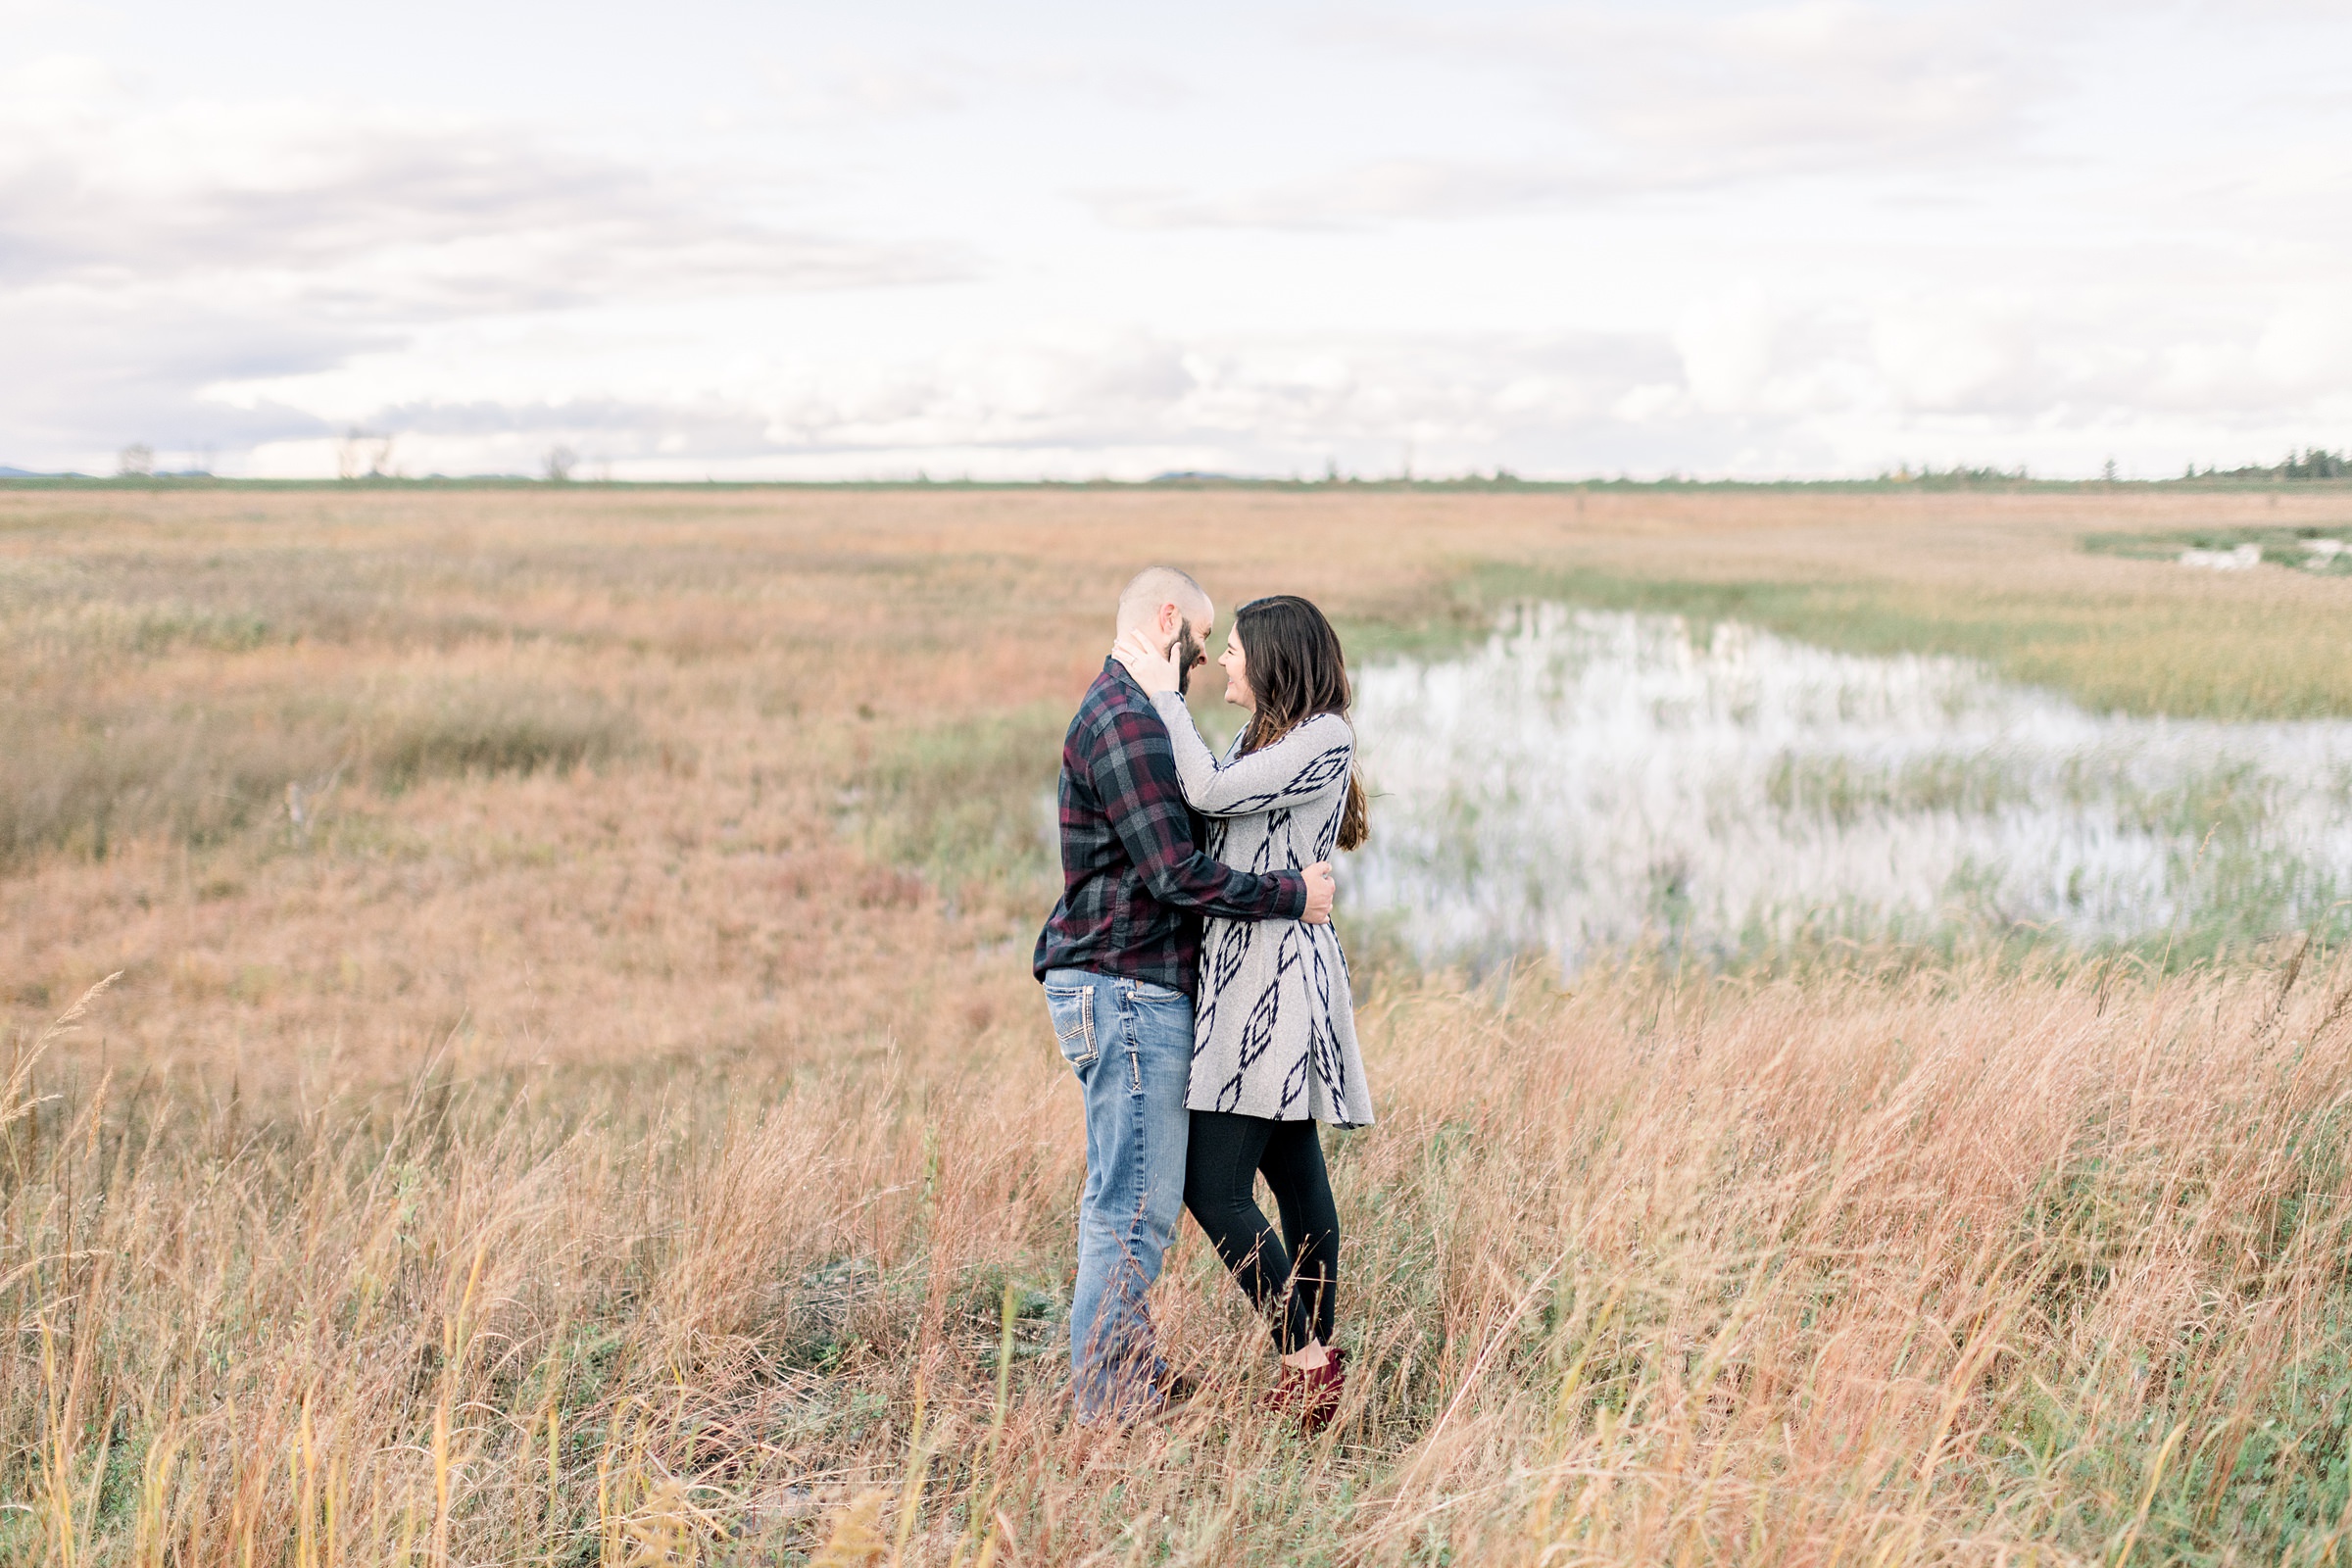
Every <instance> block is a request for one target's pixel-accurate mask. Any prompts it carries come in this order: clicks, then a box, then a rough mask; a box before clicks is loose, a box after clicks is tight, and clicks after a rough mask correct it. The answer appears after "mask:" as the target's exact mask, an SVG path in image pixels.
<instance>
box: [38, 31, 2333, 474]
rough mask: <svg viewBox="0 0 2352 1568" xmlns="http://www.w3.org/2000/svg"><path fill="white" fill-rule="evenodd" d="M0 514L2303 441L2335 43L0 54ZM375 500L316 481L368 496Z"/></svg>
mask: <svg viewBox="0 0 2352 1568" xmlns="http://www.w3.org/2000/svg"><path fill="white" fill-rule="evenodd" d="M0 37H5V39H6V40H7V44H6V50H5V53H0V464H13V465H16V466H23V467H30V468H44V469H45V468H58V467H73V468H78V469H82V470H84V471H111V470H112V468H113V467H114V466H115V462H116V453H117V451H118V450H119V449H120V448H122V447H123V446H124V445H125V444H127V443H131V442H145V443H148V444H150V445H152V446H153V447H154V448H155V449H156V451H157V454H158V461H159V464H160V465H161V466H166V467H179V466H194V465H195V464H196V463H199V462H209V463H210V465H211V466H212V467H213V468H214V469H215V470H216V471H218V472H221V473H232V474H284V475H294V474H320V473H332V472H334V471H335V469H336V464H337V460H338V442H339V441H340V440H341V439H343V438H344V437H345V435H346V433H347V432H349V431H350V430H352V429H353V428H355V427H356V428H361V429H365V430H368V431H370V432H376V433H378V434H379V435H380V436H385V437H389V438H391V443H392V444H391V447H390V458H389V463H390V466H392V467H394V468H396V469H399V470H402V471H406V472H410V473H426V472H435V471H439V472H449V473H461V472H478V471H508V472H529V471H534V470H536V469H537V468H538V467H539V466H540V464H541V462H542V460H543V457H544V455H545V454H546V453H547V451H548V450H549V449H550V448H551V447H553V446H556V445H559V444H562V445H565V446H568V447H570V448H571V449H573V450H575V451H576V452H578V453H579V454H580V455H581V458H582V460H583V462H582V468H581V471H582V472H583V473H591V474H594V473H606V472H609V473H610V474H611V475H613V476H614V477H620V478H631V477H643V478H656V477H692V478H698V479H699V478H702V477H704V476H706V475H712V476H716V477H721V478H725V477H810V478H814V477H868V476H871V477H895V476H902V475H905V476H911V475H913V474H914V473H916V472H917V471H922V472H927V473H929V474H930V475H932V476H933V477H943V476H956V475H963V474H971V475H974V476H981V477H1022V476H1044V477H1087V476H1094V475H1104V474H1106V475H1112V476H1122V477H1144V476H1149V475H1151V474H1153V473H1157V472H1161V471H1164V470H1169V469H1214V470H1223V471H1229V472H1240V473H1263V474H1293V473H1297V474H1306V475H1312V474H1320V473H1322V472H1324V471H1326V468H1327V466H1337V467H1338V468H1339V469H1340V470H1341V471H1343V472H1351V473H1357V474H1363V475H1368V476H1369V475H1386V474H1394V473H1396V472H1397V471H1399V470H1400V469H1402V468H1403V467H1404V466H1406V465H1407V464H1408V463H1409V465H1410V466H1411V468H1412V470H1413V471H1414V472H1417V473H1421V474H1452V473H1461V472H1464V471H1467V470H1477V471H1481V472H1485V471H1491V470H1492V469H1494V468H1495V467H1497V466H1501V467H1505V468H1508V469H1511V470H1513V471H1515V472H1518V473H1520V474H1522V475H1529V476H1562V477H1583V476H1589V475H1609V474H1617V473H1630V474H1635V475H1654V474H1660V473H1665V472H1681V473H1686V474H1698V475H1736V476H1771V475H1798V476H1811V475H1844V474H1864V473H1875V472H1878V471H1880V470H1882V469H1887V468H1891V467H1894V466H1897V465H1900V464H1906V463H1907V464H1910V465H1913V466H1918V465H1921V464H1932V465H1936V466H1948V465H1951V464H1955V463H1965V464H1971V465H1999V466H2016V465H2020V464H2023V465H2026V466H2030V467H2031V468H2032V469H2033V470H2034V472H2037V473H2048V474H2053V475H2075V474H2087V473H2091V472H2095V471H2096V470H2097V469H2098V468H2099V466H2100V465H2101V464H2102V463H2103V462H2105V461H2107V460H2108V459H2110V458H2112V459H2114V460H2115V461H2116V462H2117V463H2118V465H2119V466H2121V467H2122V468H2123V469H2124V470H2125V471H2127V472H2131V473H2138V474H2141V475H2145V476H2163V475H2168V474H2174V473H2178V472H2180V470H2181V468H2182V467H2183V466H2185V465H2187V464H2191V463H2194V464H2197V465H2199V466H2203V465H2206V464H2221V465H2224V466H2230V465H2234V464H2237V463H2240V462H2247V461H2263V462H2271V461H2276V460H2277V458H2278V456H2279V455H2280V454H2282V453H2283V452H2284V451H2285V450H2286V449H2287V448H2288V447H2289V446H2301V445H2305V444H2318V445H2324V446H2329V447H2342V446H2346V445H2352V69H2348V67H2347V63H2348V62H2352V5H2347V4H2345V3H2343V0H2327V3H2319V0H2303V3H2298V0H2234V3H2232V4H2229V5H2223V4H2218V3H2217V4H2183V5H2170V6H2167V5H2149V4H2144V3H2143V4H2122V3H2116V4H2089V3H2067V0H2041V3H2037V4H2030V5H2029V4H2023V3H2017V4H2010V3H2006V0H1992V3H1978V4H1969V5H1956V4H1916V5H1893V4H1858V3H1847V0H1824V3H1798V4H1712V3H1673V0H1667V3H1661V0H1647V3H1641V4H1635V3H1621V4H1595V5H1488V6H1475V5H1469V4H1462V3H1452V4H1446V5H1439V4H1421V5H1390V6H1381V5H1377V4H1358V5H1351V6H1347V7H1338V6H1310V5H1295V4H1283V3H1273V0H1258V3H1255V4H1252V5H1249V6H1225V5H1221V4H1201V3H1198V0H1196V3H1194V4H1191V5H1186V6H1181V7H1177V6H1170V7H1158V8H1149V9H1147V8H1143V7H1131V6H1115V5H1103V4H1101V3H1099V0H1098V3H1095V4H1089V5H1076V4H1072V5H1066V6H1065V5H1052V4H1031V5H1008V4H994V5H974V4H970V3H968V0H967V3H966V4H962V5H956V6H946V5H942V6H936V7H934V6H923V5H904V4H889V3H880V0H868V3H866V4H864V5H861V6H855V7H852V6H843V5H827V6H821V7H820V6H792V5H775V4H756V3H750V0H742V3H735V0H669V3H667V4H665V5H662V6H659V7H656V6H647V5H642V4H640V5H631V6H618V5H608V4H602V3H598V0H566V3H564V4H562V5H555V4H539V3H535V0H534V3H515V0H471V3H467V4H462V5H461V4H452V3H447V0H409V3H406V4H404V5H401V6H398V7H384V8H377V9H374V10H368V9H365V8H345V7H326V8H321V7H319V6H317V5H308V4H306V5H300V6H297V5H294V4H292V3H285V4H274V3H251V0H228V3H225V4H220V5H211V6H191V5H187V4H185V3H184V0H182V3H175V4H170V5H164V4H146V3H140V4H99V3H83V4H59V3H44V0H29V3H28V0H0ZM380 450H381V449H380V448H377V447H373V446H371V447H369V448H368V455H369V456H373V455H375V454H376V453H377V452H378V451H380Z"/></svg>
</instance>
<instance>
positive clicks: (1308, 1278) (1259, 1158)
mask: <svg viewBox="0 0 2352 1568" xmlns="http://www.w3.org/2000/svg"><path fill="white" fill-rule="evenodd" d="M1260 1171H1263V1172H1264V1173H1265V1177H1266V1185H1267V1186H1268V1187H1270V1188H1272V1189H1273V1190H1274V1205H1275V1207H1277V1208H1279V1209H1280V1210H1281V1211H1282V1235H1281V1236H1276V1235H1275V1234H1274V1230H1273V1227H1272V1226H1270V1225H1268V1224H1267V1223H1266V1216H1265V1215H1264V1214H1263V1213H1262V1212H1260V1211H1259V1209H1258V1206H1257V1199H1256V1196H1255V1191H1254V1183H1255V1178H1256V1176H1257V1173H1258V1172H1260ZM1184 1206H1185V1207H1187V1208H1189V1209H1191V1210H1192V1211H1193V1218H1194V1219H1196V1220H1198V1221H1199V1222H1200V1224H1201V1229H1202V1230H1203V1231H1206V1232H1207V1233H1208V1239H1209V1240H1210V1241H1211V1242H1212V1243H1214V1244H1215V1245H1216V1249H1217V1255H1218V1256H1219V1257H1221V1258H1223V1259H1224V1260H1225V1266H1226V1267H1227V1268H1229V1269H1231V1270H1232V1271H1233V1277H1234V1279H1235V1280H1236V1281H1237V1282H1239V1284H1240V1285H1241V1287H1242V1289H1243V1290H1244V1291H1246V1292H1248V1293H1249V1296H1250V1301H1251V1302H1252V1303H1253V1304H1255V1306H1256V1307H1257V1309H1258V1311H1260V1312H1261V1313H1264V1314H1265V1315H1266V1318H1267V1320H1268V1327H1270V1328H1272V1329H1273V1331H1274V1343H1275V1344H1276V1345H1277V1346H1279V1347H1280V1348H1281V1349H1282V1353H1283V1354H1285V1355H1288V1354H1290V1353H1291V1352H1292V1351H1294V1350H1301V1349H1304V1348H1306V1346H1307V1344H1308V1343H1309V1342H1310V1341H1319V1342H1321V1343H1322V1344H1325V1345H1329V1344H1330V1343H1331V1312H1332V1306H1333V1298H1334V1297H1336V1296H1337V1295H1338V1294H1339V1274H1340V1271H1339V1260H1340V1213H1339V1210H1338V1209H1337V1208H1335V1207H1334V1206H1333V1205H1332V1201H1331V1178H1330V1176H1328V1175H1327V1174H1326V1173H1325V1172H1324V1169H1323V1145H1322V1141H1321V1140H1320V1139H1318V1138H1317V1137H1316V1136H1315V1124H1314V1123H1313V1122H1311V1121H1268V1120H1266V1119H1265V1118H1264V1117H1262V1116H1235V1115H1231V1114H1229V1113H1227V1112H1225V1111H1221V1110H1196V1111H1194V1112H1193V1137H1192V1143H1191V1146H1190V1147H1189V1148H1188V1149H1187V1151H1186V1152H1185V1163H1184ZM1286 1237H1287V1238H1288V1239H1289V1242H1290V1246H1289V1247H1288V1248H1287V1249H1286V1248H1285V1247H1284V1246H1283V1241H1284V1239H1285V1238H1286ZM1294 1271H1296V1277H1297V1282H1298V1288H1297V1289H1295V1290H1294V1289H1292V1280H1293V1275H1294ZM1277 1301H1279V1302H1281V1305H1282V1310H1281V1311H1280V1312H1276V1311H1274V1310H1273V1307H1274V1305H1275V1303H1276V1302H1277Z"/></svg>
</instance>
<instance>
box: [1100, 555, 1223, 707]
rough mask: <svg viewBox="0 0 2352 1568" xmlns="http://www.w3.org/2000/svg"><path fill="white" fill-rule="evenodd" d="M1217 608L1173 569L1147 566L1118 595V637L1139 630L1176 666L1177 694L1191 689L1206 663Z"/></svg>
mask: <svg viewBox="0 0 2352 1568" xmlns="http://www.w3.org/2000/svg"><path fill="white" fill-rule="evenodd" d="M1216 618H1217V607H1216V606H1214V605H1212V604H1210V603H1209V601H1208V594H1207V592H1206V591H1205V590H1203V589H1202V588H1201V585H1200V584H1199V583H1197V582H1195V581H1193V578H1192V574H1191V573H1190V572H1183V571H1178V570H1177V569H1176V568H1175V567H1174V566H1146V567H1145V568H1144V569H1143V570H1141V571H1139V572H1137V573H1136V574H1135V575H1134V576H1133V577H1132V578H1130V579H1129V580H1128V583H1127V586H1126V587H1125V588H1123V589H1121V590H1120V591H1119V635H1120V636H1122V637H1124V636H1126V635H1127V634H1128V633H1129V632H1131V631H1140V632H1142V633H1143V634H1144V635H1146V636H1147V637H1149V638H1151V639H1152V647H1154V648H1156V649H1158V650H1159V651H1160V652H1161V653H1163V654H1165V655H1166V656H1167V657H1168V658H1169V659H1171V660H1173V661H1175V663H1176V689H1177V690H1178V691H1179V692H1186V691H1190V690H1192V685H1193V671H1194V670H1196V669H1198V668H1200V667H1201V665H1202V664H1205V663H1207V662H1208V659H1207V656H1206V655H1205V654H1204V653H1202V651H1201V650H1202V648H1203V647H1204V646H1205V645H1206V644H1207V642H1208V638H1209V633H1210V630H1211V623H1212V622H1213V621H1215V619H1216Z"/></svg>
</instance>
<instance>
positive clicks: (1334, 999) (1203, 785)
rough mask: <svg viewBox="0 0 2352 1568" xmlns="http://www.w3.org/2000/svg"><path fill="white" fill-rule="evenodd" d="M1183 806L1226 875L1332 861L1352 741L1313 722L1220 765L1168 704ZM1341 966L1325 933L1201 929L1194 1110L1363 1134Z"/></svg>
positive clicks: (1333, 937) (1342, 723)
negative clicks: (1196, 815) (1310, 1121)
mask: <svg viewBox="0 0 2352 1568" xmlns="http://www.w3.org/2000/svg"><path fill="white" fill-rule="evenodd" d="M1155 703H1156V705H1157V706H1158V708H1159V711H1160V715H1161V717H1162V718H1163V719H1165V720H1166V722H1167V725H1168V731H1169V737H1170V740H1171V741H1172V743H1173V746H1174V751H1175V756H1176V766H1177V776H1178V778H1179V779H1180V781H1181V782H1182V783H1183V785H1184V793H1185V800H1186V802H1187V804H1188V805H1190V806H1192V807H1193V808H1194V809H1196V810H1199V811H1201V812H1203V813H1205V814H1206V815H1207V816H1208V826H1207V830H1206V831H1205V832H1204V833H1203V834H1202V835H1201V843H1203V844H1204V845H1206V846H1207V847H1208V849H1209V853H1210V854H1211V855H1212V856H1214V857H1215V858H1217V859H1218V860H1220V861H1222V862H1223V863H1225V864H1226V865H1229V866H1232V867H1233V868H1234V869H1236V870H1243V869H1250V870H1255V871H1259V872H1264V871H1269V870H1277V869H1295V868H1298V867H1300V866H1304V865H1308V864H1311V863H1313V862H1314V861H1316V860H1327V859H1330V858H1332V854H1333V851H1334V848H1335V847H1336V846H1337V844H1338V842H1339V835H1340V820H1341V817H1342V815H1343V814H1344V813H1345V811H1346V809H1347V804H1348V793H1347V791H1348V769H1349V766H1350V764H1351V763H1352V762H1353V760H1354V751H1355V737H1354V735H1353V734H1352V733H1351V732H1350V731H1349V730H1348V724H1347V721H1346V720H1345V719H1342V718H1340V717H1339V716H1338V715H1337V714H1322V715H1319V716H1318V717H1315V718H1312V719H1309V720H1307V721H1306V722H1305V723H1303V724H1300V725H1299V727H1298V728H1297V729H1294V730H1293V731H1291V733H1290V734H1288V735H1286V736H1284V737H1283V738H1282V739H1281V740H1279V741H1277V742H1275V743H1274V744H1273V745H1272V746H1269V747H1266V748H1264V749H1262V750H1260V751H1257V752H1252V753H1249V754H1246V755H1245V754H1243V753H1242V752H1241V751H1240V749H1239V746H1240V743H1239V742H1238V741H1237V742H1236V743H1235V745H1234V747H1233V748H1231V749H1229V750H1228V751H1227V753H1226V756H1225V758H1224V759H1223V760H1221V761H1220V760H1218V759H1217V758H1216V757H1214V756H1213V755H1211V753H1210V752H1209V750H1208V747H1207V745H1206V744H1205V743H1204V742H1202V741H1201V736H1200V732H1199V731H1198V730H1197V729H1195V728H1194V726H1193V722H1192V715H1191V713H1190V712H1189V711H1186V710H1185V708H1184V706H1183V704H1182V701H1181V700H1180V699H1177V698H1175V697H1174V696H1173V694H1170V695H1168V696H1166V697H1164V698H1160V699H1155ZM1195 1019H1196V1022H1195V1030H1196V1033H1195V1036H1194V1041H1193V1085H1192V1093H1191V1094H1190V1096H1189V1097H1188V1099H1187V1103H1189V1104H1191V1105H1192V1106H1193V1107H1194V1108H1195V1109H1197V1110H1224V1111H1238V1112H1240V1113H1241V1114H1243V1115H1250V1116H1265V1117H1271V1118H1274V1119H1277V1120H1286V1121H1299V1120H1304V1119H1306V1118H1309V1117H1312V1118H1314V1119H1316V1120H1318V1121H1327V1122H1332V1123H1336V1124H1338V1125H1341V1126H1362V1125H1364V1124H1366V1123H1368V1122H1370V1121H1371V1120H1372V1103H1371V1099H1370V1097H1369V1096H1368V1095H1367V1094H1366V1093H1365V1083H1364V1073H1363V1062H1362V1059H1361V1057H1360V1056H1359V1054H1358V1053H1357V1049H1356V1041H1355V1019H1354V1012H1353V1003H1352V1000H1351V998H1350V996H1349V992H1348V955H1347V953H1346V951H1345V950H1344V949H1343V948H1342V947H1341V946H1340V939H1339V936H1338V933H1337V932H1336V931H1335V930H1334V928H1333V927H1331V926H1328V925H1320V926H1310V925H1304V924H1301V923H1299V922H1297V921H1291V920H1267V921H1250V920H1225V919H1212V920H1210V921H1209V922H1208V925H1207V930H1206V932H1205V933H1204V936H1203V940H1202V943H1201V995H1200V1002H1199V1004H1198V1009H1197V1011H1196V1014H1195Z"/></svg>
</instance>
